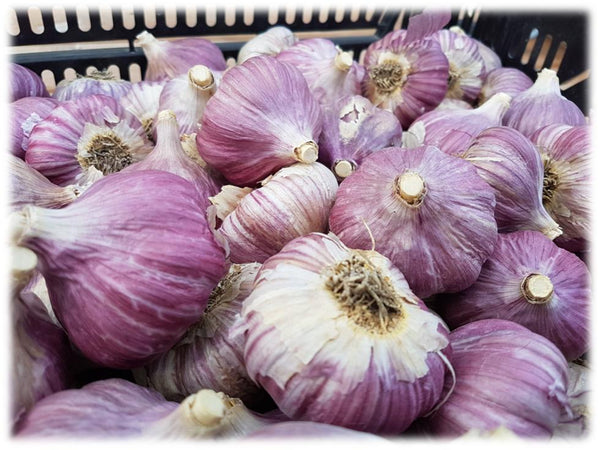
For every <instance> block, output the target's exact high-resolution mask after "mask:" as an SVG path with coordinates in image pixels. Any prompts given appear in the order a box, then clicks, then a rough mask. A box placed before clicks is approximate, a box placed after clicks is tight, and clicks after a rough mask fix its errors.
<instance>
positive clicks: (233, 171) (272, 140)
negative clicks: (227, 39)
mask: <svg viewBox="0 0 600 450" xmlns="http://www.w3.org/2000/svg"><path fill="white" fill-rule="evenodd" d="M232 105H235V106H234V107H233V109H232ZM321 121H322V118H321V110H320V107H319V103H318V102H317V101H316V100H315V99H314V97H313V96H312V94H311V93H310V90H309V88H308V85H307V84H306V80H305V79H304V77H303V76H302V73H300V71H298V69H296V68H295V67H293V66H290V65H289V64H285V63H282V62H279V61H277V60H276V59H275V58H273V57H270V56H255V57H253V58H250V59H248V60H247V61H246V62H244V63H242V64H240V65H238V66H235V67H232V68H231V69H229V70H228V71H227V72H226V73H225V75H224V76H223V80H222V81H221V84H220V87H219V89H217V92H215V94H214V95H213V97H212V98H211V99H210V101H209V102H208V103H207V104H206V108H205V110H204V115H203V116H202V122H201V126H200V129H199V130H198V133H197V136H196V142H197V144H198V151H199V153H200V156H201V157H202V158H203V159H204V160H205V161H206V162H207V163H208V164H209V165H211V166H213V167H214V168H215V169H217V170H218V171H219V172H221V173H222V174H223V175H224V176H225V177H226V178H227V179H228V180H229V181H230V182H231V183H233V184H236V185H241V186H252V185H254V184H255V183H257V182H258V181H260V180H262V179H264V178H265V177H267V176H269V175H271V174H273V173H275V172H276V171H277V170H279V169H280V168H282V167H285V166H289V165H292V164H294V163H296V162H303V163H312V162H315V161H316V160H317V157H318V149H319V148H318V146H317V140H318V137H319V134H320V133H321V126H322V125H321Z"/></svg>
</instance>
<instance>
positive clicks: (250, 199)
mask: <svg viewBox="0 0 600 450" xmlns="http://www.w3.org/2000/svg"><path fill="white" fill-rule="evenodd" d="M337 188H338V183H337V181H336V179H335V176H334V175H333V174H332V173H331V171H330V170H328V169H327V168H326V167H325V166H323V165H322V164H320V163H313V164H302V163H297V164H294V165H292V166H289V167H284V168H283V169H280V170H278V171H277V172H276V173H275V174H274V175H273V176H271V177H269V178H267V179H266V180H264V181H263V182H262V186H261V187H259V188H257V189H254V190H251V191H250V190H249V189H248V190H245V195H244V190H242V189H241V188H237V189H233V190H234V192H235V193H234V195H235V197H234V198H233V199H232V195H231V189H228V190H225V191H224V192H222V193H221V194H219V195H217V196H215V197H213V198H212V199H211V201H212V202H213V204H215V205H217V206H218V205H223V204H228V205H229V206H228V207H227V209H225V208H222V207H219V208H218V212H217V217H218V218H219V219H221V220H222V223H221V226H220V227H219V228H218V229H217V231H216V232H215V233H216V234H217V235H219V236H222V237H223V238H224V239H225V241H227V245H228V247H229V258H230V259H231V261H232V262H234V263H249V262H264V261H265V260H266V259H267V258H268V257H270V256H272V255H274V254H275V253H277V252H278V251H279V250H281V249H282V248H283V246H284V245H285V244H287V243H288V242H289V241H291V240H292V239H294V238H297V237H299V236H304V235H305V234H308V233H311V232H313V231H315V232H326V231H327V219H328V217H329V211H330V210H331V207H332V206H333V202H334V200H335V194H336V192H337ZM240 190H241V191H242V195H239V194H238V192H240Z"/></svg>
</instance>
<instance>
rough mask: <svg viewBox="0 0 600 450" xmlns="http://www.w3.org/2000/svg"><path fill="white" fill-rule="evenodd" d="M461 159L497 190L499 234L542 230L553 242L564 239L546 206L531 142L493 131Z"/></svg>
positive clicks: (501, 129) (539, 165)
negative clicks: (471, 165)
mask: <svg viewBox="0 0 600 450" xmlns="http://www.w3.org/2000/svg"><path fill="white" fill-rule="evenodd" d="M460 156H461V157H462V158H463V159H465V160H466V161H469V162H471V163H472V164H473V165H474V166H475V168H476V169H477V173H478V174H479V176H481V177H482V178H483V179H484V180H485V181H486V182H487V183H488V184H489V185H490V186H492V188H493V189H494V191H495V193H496V208H495V210H494V216H495V217H496V223H497V224H498V231H499V232H501V233H509V232H512V231H517V230H538V231H541V232H542V233H544V234H545V235H546V236H548V237H549V238H550V239H554V238H556V237H557V236H560V235H561V233H562V231H561V228H560V227H559V225H558V224H557V223H556V222H555V221H554V220H553V218H552V217H551V216H550V215H549V214H548V212H547V211H546V209H545V208H544V205H543V204H542V194H543V186H544V169H543V165H542V159H541V158H540V155H539V153H538V151H537V149H536V148H535V146H534V145H533V144H532V143H531V141H530V140H529V139H527V138H526V137H525V136H523V135H522V134H521V133H520V132H518V131H517V130H515V129H514V128H509V127H490V128H487V129H485V130H483V131H482V132H481V133H479V134H478V135H477V137H476V138H475V139H474V140H473V141H472V142H471V145H470V146H469V148H467V150H466V151H465V152H464V153H462V154H461V155H460Z"/></svg>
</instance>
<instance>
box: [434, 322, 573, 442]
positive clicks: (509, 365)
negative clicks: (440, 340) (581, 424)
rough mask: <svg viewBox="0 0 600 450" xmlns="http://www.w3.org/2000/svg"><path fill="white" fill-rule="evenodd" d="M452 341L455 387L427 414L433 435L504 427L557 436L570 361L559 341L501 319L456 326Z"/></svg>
mask: <svg viewBox="0 0 600 450" xmlns="http://www.w3.org/2000/svg"><path fill="white" fill-rule="evenodd" d="M450 342H451V345H452V358H451V362H452V367H453V368H454V371H455V373H456V380H455V384H454V389H453V391H452V394H450V397H449V398H448V400H447V401H446V402H445V403H444V404H443V405H442V406H441V407H440V408H439V409H438V410H437V411H435V412H434V413H433V414H431V415H430V416H428V417H427V418H426V419H424V422H425V425H426V428H427V429H428V431H429V436H431V435H433V436H439V437H446V438H448V437H459V436H461V435H463V434H465V433H467V432H469V431H472V430H477V431H480V432H481V431H483V432H487V431H492V430H496V429H498V428H499V427H502V428H507V429H508V430H509V431H511V432H513V433H515V434H516V435H517V436H520V437H527V438H549V437H551V436H552V433H553V431H554V429H555V428H556V427H557V425H558V423H559V419H560V417H561V414H563V412H565V411H568V410H569V402H568V397H567V385H568V378H567V377H568V366H567V361H566V360H565V358H564V356H563V355H562V354H561V352H560V351H559V350H558V349H557V348H556V346H554V344H552V343H551V342H550V341H548V340H547V339H546V338H544V337H542V336H540V335H539V334H536V333H534V332H532V331H530V330H528V329H527V328H525V327H523V326H521V325H519V324H517V323H514V322H511V321H508V320H500V319H488V320H478V321H475V322H471V323H469V324H467V325H464V326H462V327H460V328H457V329H456V330H454V331H453V332H452V333H450ZM449 386H450V380H448V381H447V382H446V389H449Z"/></svg>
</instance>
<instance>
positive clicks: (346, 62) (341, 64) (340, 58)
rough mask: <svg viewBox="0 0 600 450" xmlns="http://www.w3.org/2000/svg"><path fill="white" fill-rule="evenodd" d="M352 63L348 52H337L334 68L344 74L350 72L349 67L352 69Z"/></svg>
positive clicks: (350, 54)
mask: <svg viewBox="0 0 600 450" xmlns="http://www.w3.org/2000/svg"><path fill="white" fill-rule="evenodd" d="M352 62H353V59H352V53H350V52H338V54H337V56H336V57H335V66H336V67H337V68H338V69H339V70H341V71H344V72H345V71H347V70H350V67H352Z"/></svg>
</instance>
